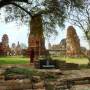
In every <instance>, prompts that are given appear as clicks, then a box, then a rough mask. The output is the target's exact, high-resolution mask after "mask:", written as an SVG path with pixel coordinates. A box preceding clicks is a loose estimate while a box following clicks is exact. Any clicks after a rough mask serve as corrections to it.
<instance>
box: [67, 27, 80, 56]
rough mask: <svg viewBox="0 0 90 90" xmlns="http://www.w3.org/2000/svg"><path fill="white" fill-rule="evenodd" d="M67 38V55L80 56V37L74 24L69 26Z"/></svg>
mask: <svg viewBox="0 0 90 90" xmlns="http://www.w3.org/2000/svg"><path fill="white" fill-rule="evenodd" d="M66 38H67V39H66V55H67V56H80V52H81V51H80V39H79V37H78V35H77V33H76V30H75V28H74V27H73V26H69V27H68V29H67V37H66Z"/></svg>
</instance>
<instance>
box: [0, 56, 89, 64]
mask: <svg viewBox="0 0 90 90" xmlns="http://www.w3.org/2000/svg"><path fill="white" fill-rule="evenodd" d="M52 58H53V59H58V60H62V61H66V62H68V63H76V64H88V59H86V58H69V57H60V56H58V57H52ZM28 63H29V58H26V57H22V56H7V57H0V64H28Z"/></svg>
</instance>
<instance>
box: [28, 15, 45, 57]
mask: <svg viewBox="0 0 90 90" xmlns="http://www.w3.org/2000/svg"><path fill="white" fill-rule="evenodd" d="M28 45H29V46H28V51H30V50H31V49H32V48H33V49H34V51H35V55H37V56H39V55H42V54H44V51H45V39H44V35H43V27H42V18H41V15H35V16H33V17H32V18H31V21H30V34H29V38H28Z"/></svg>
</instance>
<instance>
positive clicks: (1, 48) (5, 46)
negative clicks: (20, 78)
mask: <svg viewBox="0 0 90 90" xmlns="http://www.w3.org/2000/svg"><path fill="white" fill-rule="evenodd" d="M9 50H10V48H9V38H8V35H7V34H4V35H3V37H2V41H1V42H0V55H7V54H8V52H9Z"/></svg>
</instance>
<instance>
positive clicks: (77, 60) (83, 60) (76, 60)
mask: <svg viewBox="0 0 90 90" xmlns="http://www.w3.org/2000/svg"><path fill="white" fill-rule="evenodd" d="M52 58H53V59H58V60H62V61H66V62H67V63H76V64H88V62H89V61H88V59H87V58H71V57H60V56H59V57H52Z"/></svg>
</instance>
